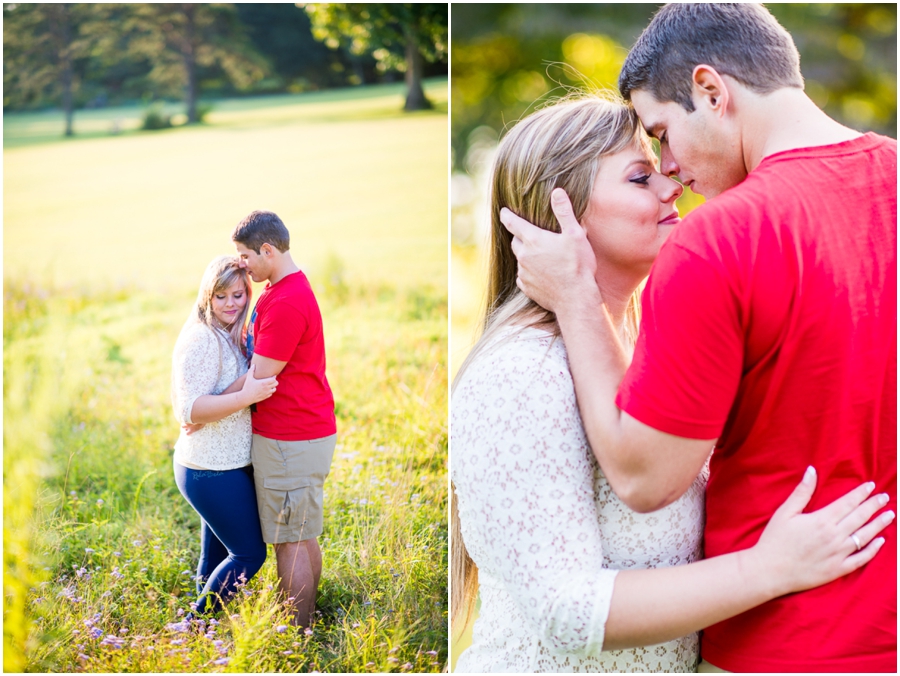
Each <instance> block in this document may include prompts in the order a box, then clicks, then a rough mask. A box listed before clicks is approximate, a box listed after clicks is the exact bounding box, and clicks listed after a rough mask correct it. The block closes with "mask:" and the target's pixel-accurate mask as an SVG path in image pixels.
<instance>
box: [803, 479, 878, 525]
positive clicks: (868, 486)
mask: <svg viewBox="0 0 900 676" xmlns="http://www.w3.org/2000/svg"><path fill="white" fill-rule="evenodd" d="M873 490H875V483H874V482H872V481H869V482H867V483H864V484H863V485H862V486H857V487H856V488H854V489H853V490H852V491H850V492H849V493H847V494H846V495H843V496H841V497H839V498H838V499H837V500H835V501H834V502H832V503H831V504H829V505H826V506H825V507H823V508H822V509H820V510H818V512H816V513H817V514H820V515H822V516H823V517H825V518H826V519H827V520H828V521H829V522H831V523H839V522H841V521H843V520H844V519H846V518H847V516H848V515H849V514H850V513H851V512H853V510H854V509H856V508H857V507H859V506H860V505H861V504H862V502H863V500H865V499H866V498H867V497H869V495H870V494H871V493H872V491H873Z"/></svg>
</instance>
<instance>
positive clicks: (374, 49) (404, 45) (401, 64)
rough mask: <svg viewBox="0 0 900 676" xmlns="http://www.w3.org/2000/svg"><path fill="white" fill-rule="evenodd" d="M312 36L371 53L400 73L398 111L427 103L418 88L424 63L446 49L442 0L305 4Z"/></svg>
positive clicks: (427, 105)
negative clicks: (402, 83)
mask: <svg viewBox="0 0 900 676" xmlns="http://www.w3.org/2000/svg"><path fill="white" fill-rule="evenodd" d="M305 8H306V11H307V12H308V13H309V15H310V17H311V19H312V27H313V35H315V36H316V38H317V39H319V40H323V41H324V42H325V44H327V45H328V46H329V47H331V48H332V49H334V48H337V47H339V46H346V47H349V49H350V51H351V52H352V53H354V54H364V53H367V52H368V53H371V54H372V55H373V56H374V57H375V58H376V59H377V60H378V63H379V67H380V68H381V69H385V70H386V69H388V68H394V69H397V70H401V71H405V72H406V87H407V93H406V102H405V104H404V106H403V109H404V110H422V109H425V108H430V107H431V103H430V102H429V101H428V99H427V98H425V92H424V91H423V90H422V69H423V66H424V62H425V61H426V60H427V61H431V62H433V61H436V60H438V59H443V58H445V57H446V54H447V8H448V5H446V4H435V3H419V4H336V3H326V4H309V5H306V6H305Z"/></svg>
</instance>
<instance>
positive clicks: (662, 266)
mask: <svg viewBox="0 0 900 676" xmlns="http://www.w3.org/2000/svg"><path fill="white" fill-rule="evenodd" d="M742 363H743V337H742V329H741V323H740V310H739V303H738V301H737V298H736V297H735V294H734V293H733V289H732V288H731V285H730V283H729V281H728V279H727V278H726V275H724V274H723V271H722V270H720V269H717V268H716V267H715V265H714V264H712V263H710V262H708V261H705V260H702V259H701V258H700V257H699V256H697V255H696V254H694V253H692V252H691V251H689V250H687V249H685V248H683V247H681V246H679V245H678V244H676V243H674V242H669V243H668V246H664V247H663V248H662V250H661V251H660V255H659V257H658V258H657V260H656V263H654V265H653V269H652V272H651V274H650V278H649V279H648V280H647V286H646V288H645V289H644V293H643V296H642V317H641V329H640V335H639V337H638V341H637V345H636V347H635V354H634V359H633V361H632V363H631V366H630V367H629V369H628V372H627V373H626V374H625V378H624V380H623V381H622V384H621V385H620V386H619V393H618V396H617V397H616V405H617V406H618V407H619V408H620V409H622V410H623V411H625V412H627V413H628V414H629V415H631V416H632V417H634V418H636V419H637V420H640V421H641V422H642V423H644V424H646V425H649V426H650V427H653V428H654V429H657V430H660V431H661V432H666V433H668V434H673V435H675V436H679V437H684V438H688V439H714V438H717V437H718V436H719V435H720V434H721V432H722V428H723V427H724V425H725V421H726V419H727V418H728V414H729V411H730V409H731V405H732V402H733V401H734V398H735V395H736V393H737V389H738V385H739V383H740V378H741V369H742Z"/></svg>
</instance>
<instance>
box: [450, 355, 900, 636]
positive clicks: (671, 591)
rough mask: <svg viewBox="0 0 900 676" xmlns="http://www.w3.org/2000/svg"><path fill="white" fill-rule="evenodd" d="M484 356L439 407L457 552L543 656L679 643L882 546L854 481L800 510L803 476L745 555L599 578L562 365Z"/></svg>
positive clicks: (586, 480)
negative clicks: (503, 597) (448, 421)
mask: <svg viewBox="0 0 900 676" xmlns="http://www.w3.org/2000/svg"><path fill="white" fill-rule="evenodd" d="M495 355H496V356H495V357H493V358H492V361H493V364H492V365H491V367H490V368H488V367H485V366H483V365H480V364H477V362H476V363H473V364H472V365H471V366H470V371H469V372H467V373H466V374H465V377H464V378H463V379H462V380H461V382H460V383H459V385H458V386H457V388H456V390H455V392H454V396H453V405H452V427H451V436H452V444H453V448H454V463H453V481H454V483H455V485H456V488H457V495H458V497H459V507H460V519H461V522H462V526H463V535H464V539H465V545H466V547H467V549H468V550H469V553H470V554H471V555H472V557H473V559H474V560H475V562H476V564H478V565H479V566H480V567H482V568H483V569H484V570H485V571H486V572H487V573H489V574H490V577H491V578H492V579H495V580H497V581H499V582H500V583H501V584H502V585H503V586H504V588H505V589H506V591H507V592H508V593H509V595H510V596H511V597H512V598H513V599H514V600H515V602H516V604H517V606H518V607H519V609H520V611H521V612H522V614H523V616H524V617H525V618H526V621H527V623H528V625H529V631H530V632H532V633H533V634H534V635H535V636H536V637H538V638H539V639H540V640H541V641H543V642H545V643H547V644H548V645H552V646H553V647H554V648H555V649H558V650H567V651H574V652H583V653H588V652H595V651H598V650H600V649H601V648H602V649H603V650H613V649H621V648H626V647H633V646H644V645H654V644H658V643H661V642H665V641H667V640H671V639H674V638H678V637H681V636H685V635H687V634H690V633H692V632H694V631H697V630H699V629H701V628H703V627H706V626H709V625H710V624H714V623H716V622H718V621H721V620H723V619H726V618H729V617H732V616H734V615H737V614H739V613H741V612H744V611H746V610H748V609H750V608H752V607H754V606H757V605H759V604H761V603H764V602H766V601H768V600H771V599H773V598H776V597H778V596H780V595H783V594H785V593H788V592H791V591H800V590H802V589H808V588H810V587H814V586H817V585H821V584H824V583H826V582H828V581H830V580H833V579H835V578H837V577H840V576H841V575H844V574H847V573H849V572H851V571H852V570H855V569H856V568H858V567H859V566H861V565H863V564H864V563H866V562H867V561H868V560H870V559H871V558H872V557H873V556H874V555H875V553H876V552H877V551H878V549H879V548H880V547H881V545H882V544H883V540H882V539H881V538H879V539H878V540H874V541H872V539H873V538H874V537H875V535H876V534H877V533H878V531H880V530H881V529H882V528H883V527H884V526H885V525H887V523H889V522H890V520H891V519H893V515H888V516H887V517H885V516H880V517H878V518H877V519H876V520H875V521H873V522H872V523H870V524H868V525H866V526H864V527H863V524H865V523H866V522H867V521H868V520H869V518H870V517H871V516H872V515H873V514H874V513H875V512H876V511H877V510H878V509H880V508H881V507H883V505H884V503H883V502H881V501H880V496H875V497H873V498H870V499H868V500H866V499H865V498H866V497H867V496H868V495H869V494H870V493H871V490H872V488H871V486H870V485H868V484H867V485H865V486H863V487H860V488H857V489H855V490H854V491H851V492H850V493H848V494H847V495H846V496H844V497H842V498H840V499H839V500H837V501H835V502H834V503H832V504H831V505H829V506H827V507H825V508H823V509H821V510H819V511H818V512H814V513H812V514H802V513H801V511H802V509H803V508H804V507H805V505H806V504H807V503H808V501H809V498H810V497H811V495H812V493H813V491H814V489H815V474H814V472H813V473H812V474H811V475H810V476H808V477H806V480H805V481H804V483H802V484H801V485H800V486H799V487H798V488H797V490H796V491H795V492H794V493H793V494H792V495H791V496H790V498H789V499H788V500H787V501H786V502H785V504H784V505H782V507H781V508H780V509H779V510H778V512H776V514H775V515H774V516H773V517H772V520H771V521H770V524H769V526H768V527H767V528H766V530H765V532H764V533H763V535H762V537H761V538H760V541H759V543H758V544H757V545H756V546H755V547H753V548H751V549H749V550H745V551H742V552H738V553H734V554H728V555H725V556H720V557H716V558H712V559H708V560H705V561H700V562H697V563H693V564H690V565H685V566H678V567H672V568H657V569H650V570H628V571H615V570H610V569H605V568H603V565H602V564H603V547H602V542H601V536H600V530H599V527H598V524H597V512H596V508H595V505H594V502H593V485H592V477H591V471H590V469H589V468H585V465H584V463H585V462H587V460H586V457H587V454H588V453H589V452H590V451H589V449H587V447H586V446H585V442H584V438H583V436H580V429H581V428H580V419H579V418H578V416H577V409H576V407H575V401H574V397H573V395H572V393H571V388H572V385H571V380H570V379H569V376H568V372H567V371H566V370H565V369H566V364H565V363H558V364H556V363H550V362H551V360H550V358H549V356H547V355H546V348H537V349H536V350H534V351H533V352H532V353H531V354H522V352H521V351H518V352H517V351H509V350H507V351H504V352H502V353H501V352H500V351H498V352H497V353H495ZM545 357H546V362H544V364H543V365H541V361H542V359H543V358H545ZM575 430H578V432H575ZM860 503H862V504H860ZM885 518H887V521H886V522H885V521H883V519H885ZM852 533H855V534H856V536H857V537H858V538H859V540H860V544H861V546H862V548H863V549H862V551H860V552H859V553H856V546H855V544H854V543H853V541H852V540H851V538H850V535H851V534H852ZM867 543H868V545H867Z"/></svg>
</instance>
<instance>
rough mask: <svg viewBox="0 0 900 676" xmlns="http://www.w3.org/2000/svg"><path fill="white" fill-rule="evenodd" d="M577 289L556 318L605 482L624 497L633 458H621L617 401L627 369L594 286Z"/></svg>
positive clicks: (620, 434) (631, 470) (585, 426)
mask: <svg viewBox="0 0 900 676" xmlns="http://www.w3.org/2000/svg"><path fill="white" fill-rule="evenodd" d="M582 286H583V287H584V288H581V287H579V288H576V289H573V292H572V293H571V295H570V299H569V301H568V302H567V303H566V304H565V305H563V306H560V307H559V308H557V312H556V319H557V322H558V323H559V327H560V331H561V332H562V336H563V340H564V341H565V344H566V351H567V352H568V356H569V368H570V369H571V371H572V380H573V381H574V383H575V393H576V395H577V398H578V408H579V410H580V412H581V419H582V423H583V424H584V429H585V433H586V435H587V438H588V442H589V443H590V444H591V449H592V450H593V452H594V456H595V457H596V458H597V462H599V463H600V466H601V468H602V469H603V472H604V474H605V475H606V478H607V480H608V481H609V483H610V485H611V486H612V488H613V490H615V491H616V494H617V495H619V497H620V498H622V499H624V497H623V496H624V494H625V493H627V491H626V488H627V486H628V485H629V483H630V476H631V474H632V473H633V472H634V471H635V468H634V467H633V466H632V465H633V464H634V461H633V459H630V458H627V457H625V458H622V457H621V455H622V454H621V453H620V452H619V449H620V447H621V446H622V427H621V422H622V416H621V411H619V409H618V407H617V406H616V404H615V399H616V392H617V390H618V387H619V383H621V382H622V378H623V377H624V376H625V371H626V370H627V368H628V357H627V355H626V354H625V351H624V349H623V348H622V345H621V343H620V342H619V338H618V336H617V335H616V329H615V327H614V326H613V323H612V320H611V319H610V317H609V313H608V312H607V310H606V308H605V307H604V305H603V303H602V300H601V298H600V292H599V290H598V289H597V287H596V285H593V284H592V285H590V286H587V285H582Z"/></svg>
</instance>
